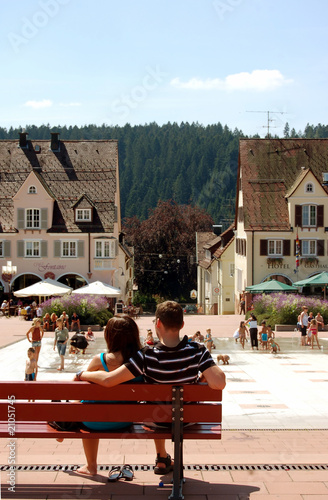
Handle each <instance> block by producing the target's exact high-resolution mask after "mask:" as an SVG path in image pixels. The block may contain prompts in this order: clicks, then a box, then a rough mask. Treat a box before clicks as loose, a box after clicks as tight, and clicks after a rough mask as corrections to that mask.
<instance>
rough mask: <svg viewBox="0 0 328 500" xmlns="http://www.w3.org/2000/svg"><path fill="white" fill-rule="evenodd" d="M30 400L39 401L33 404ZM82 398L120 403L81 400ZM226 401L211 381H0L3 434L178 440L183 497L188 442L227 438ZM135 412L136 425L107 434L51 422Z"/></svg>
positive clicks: (177, 488) (175, 492) (178, 491)
mask: <svg viewBox="0 0 328 500" xmlns="http://www.w3.org/2000/svg"><path fill="white" fill-rule="evenodd" d="M28 399H30V400H35V401H34V402H28V401H27V400H28ZM81 399H84V400H92V401H106V400H110V401H115V402H114V403H110V404H102V403H92V404H91V403H90V404H87V403H81V402H80V401H76V400H81ZM52 400H57V401H52ZM58 400H62V401H58ZM66 400H69V401H66ZM221 400H222V391H217V390H214V389H210V388H209V387H208V386H207V385H206V384H197V385H178V386H175V385H170V384H167V385H166V384H158V385H157V384H142V383H141V384H132V383H126V384H122V385H119V386H116V387H112V388H110V389H108V388H104V387H101V386H99V385H95V384H90V383H88V382H71V381H65V382H58V381H42V382H41V381H36V382H0V437H6V438H8V439H10V438H20V437H22V438H37V439H41V438H58V437H61V438H69V439H72V438H76V439H81V438H83V439H93V438H99V439H103V438H106V439H136V438H139V439H154V438H159V439H168V438H169V439H172V441H173V443H174V470H173V487H172V493H171V494H170V496H169V497H168V498H169V499H170V500H181V499H183V498H184V497H183V494H182V486H183V482H184V478H183V440H184V439H220V438H221ZM138 401H142V402H143V403H138ZM126 402H128V403H126ZM131 415H133V419H134V421H135V422H136V423H134V424H132V425H131V426H130V427H128V428H126V429H122V430H115V431H106V432H103V431H101V432H99V431H88V430H86V429H83V428H82V429H79V430H75V431H57V430H55V429H54V428H53V427H51V426H50V425H49V424H48V421H53V420H55V421H61V422H63V421H65V422H70V421H72V422H75V421H87V422H88V421H89V422H91V421H100V422H103V421H108V422H116V421H119V422H125V421H126V422H129V421H131ZM150 422H169V423H172V426H171V427H169V428H167V429H165V428H159V427H151V426H147V424H149V423H150ZM190 422H198V423H197V424H194V425H191V426H187V427H185V428H184V426H183V424H186V423H190Z"/></svg>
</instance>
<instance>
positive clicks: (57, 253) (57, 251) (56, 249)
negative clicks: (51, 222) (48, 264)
mask: <svg viewBox="0 0 328 500" xmlns="http://www.w3.org/2000/svg"><path fill="white" fill-rule="evenodd" d="M54 257H61V254H60V240H56V241H55V242H54Z"/></svg>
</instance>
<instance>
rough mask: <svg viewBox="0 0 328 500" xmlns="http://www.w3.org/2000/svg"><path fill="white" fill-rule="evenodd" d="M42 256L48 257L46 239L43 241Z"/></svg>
mask: <svg viewBox="0 0 328 500" xmlns="http://www.w3.org/2000/svg"><path fill="white" fill-rule="evenodd" d="M40 246H41V257H48V242H47V241H46V240H42V241H41V245H40Z"/></svg>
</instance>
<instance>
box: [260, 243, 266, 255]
mask: <svg viewBox="0 0 328 500" xmlns="http://www.w3.org/2000/svg"><path fill="white" fill-rule="evenodd" d="M260 255H268V242H267V240H260Z"/></svg>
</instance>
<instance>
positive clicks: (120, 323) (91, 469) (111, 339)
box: [76, 314, 143, 476]
mask: <svg viewBox="0 0 328 500" xmlns="http://www.w3.org/2000/svg"><path fill="white" fill-rule="evenodd" d="M104 337H105V341H106V344H107V348H108V352H104V353H101V354H97V355H96V356H95V357H94V358H93V359H92V360H91V362H90V364H89V366H88V371H98V370H102V371H106V372H111V371H113V370H115V369H116V368H118V367H119V366H121V365H123V363H126V362H127V361H128V360H129V359H130V358H131V356H132V355H134V354H135V353H136V352H137V351H138V350H139V349H140V348H141V344H140V338H139V329H138V326H137V324H136V323H135V321H134V320H133V319H132V318H130V317H129V316H128V315H125V314H122V315H117V316H114V317H113V318H111V319H110V320H109V321H108V323H107V325H106V328H105V331H104ZM133 382H143V377H137V378H135V379H134V380H133ZM88 402H91V401H85V403H88ZM83 424H84V425H85V426H86V427H87V428H88V429H91V430H97V431H107V430H115V429H124V427H128V426H129V425H131V422H83ZM82 442H83V448H84V453H85V457H86V459H87V463H86V465H84V466H83V467H80V468H79V469H77V471H76V472H78V473H80V474H87V475H90V476H93V475H95V474H97V455H98V446H99V439H83V440H82Z"/></svg>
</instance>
